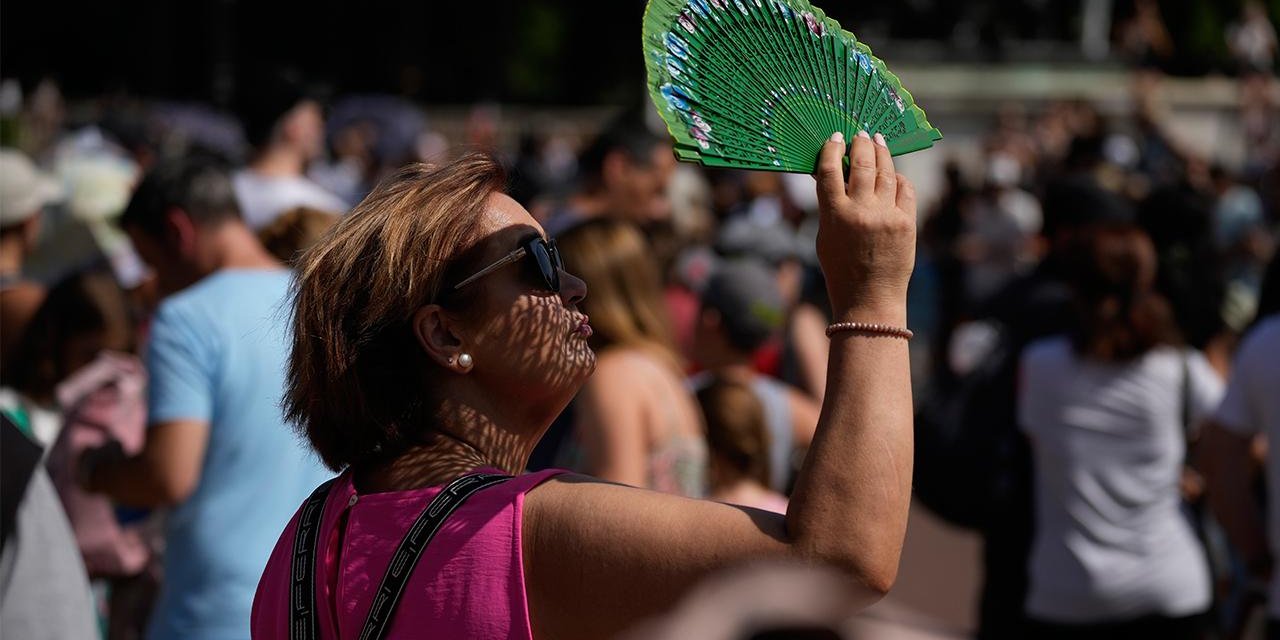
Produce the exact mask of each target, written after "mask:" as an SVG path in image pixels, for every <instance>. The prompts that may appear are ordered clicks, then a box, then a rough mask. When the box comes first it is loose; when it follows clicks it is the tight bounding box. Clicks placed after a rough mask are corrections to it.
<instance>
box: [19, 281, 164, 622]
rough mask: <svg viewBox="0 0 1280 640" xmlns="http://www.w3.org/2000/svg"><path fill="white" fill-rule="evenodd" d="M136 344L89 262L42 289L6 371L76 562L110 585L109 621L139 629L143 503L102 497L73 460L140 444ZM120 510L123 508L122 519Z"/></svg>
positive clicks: (121, 309)
mask: <svg viewBox="0 0 1280 640" xmlns="http://www.w3.org/2000/svg"><path fill="white" fill-rule="evenodd" d="M136 346H137V328H136V323H135V321H134V315H133V313H132V310H131V309H130V306H129V302H128V300H127V298H126V294H125V292H124V291H123V290H121V288H120V285H119V284H117V282H116V279H115V276H114V274H113V273H112V272H111V271H110V270H109V269H106V268H105V267H101V268H99V267H93V268H88V269H84V270H81V271H77V272H75V273H72V274H71V275H69V276H67V277H66V278H64V279H63V280H62V281H60V282H59V283H58V284H56V285H55V286H54V287H53V288H52V289H50V290H49V294H48V297H46V298H45V300H44V303H43V304H42V305H41V306H40V309H39V310H38V311H37V312H36V314H35V316H34V317H33V318H32V323H31V325H30V327H29V328H28V330H27V332H26V335H25V336H24V339H23V343H22V344H21V345H20V346H19V350H18V352H17V355H18V358H17V360H16V361H15V362H18V363H21V366H20V367H17V371H16V372H15V373H14V375H13V381H14V385H15V387H16V389H17V391H18V392H20V393H21V394H22V396H23V398H24V399H25V402H24V403H23V404H24V405H25V406H24V408H25V409H26V412H25V413H26V416H27V417H28V418H29V419H30V424H31V426H32V430H33V431H34V432H35V434H36V435H38V436H41V437H43V438H47V439H48V441H49V442H48V454H47V459H46V461H47V465H48V470H49V476H50V478H51V479H52V480H53V485H54V487H55V488H56V489H57V492H58V497H59V498H60V499H61V501H62V506H63V507H64V508H65V510H66V514H67V519H68V520H69V521H70V523H71V529H72V533H73V534H74V535H75V542H76V543H77V545H78V546H79V550H80V558H81V559H83V562H84V566H85V569H87V570H88V574H89V577H90V578H91V579H94V580H95V581H98V582H100V583H101V584H103V585H106V586H109V587H110V589H109V591H110V599H109V602H108V603H107V605H108V606H107V607H102V608H101V609H103V610H106V611H107V618H108V622H109V629H110V631H111V632H112V633H117V634H125V635H128V634H133V635H137V634H139V633H141V629H142V627H143V626H144V624H145V622H146V615H145V614H146V610H147V608H148V607H149V603H150V600H152V599H154V597H155V586H156V583H155V577H154V575H153V573H152V572H150V571H147V569H148V566H149V565H150V564H151V562H152V560H153V549H154V548H156V546H157V545H156V542H157V541H156V540H155V539H154V537H155V536H154V535H153V534H154V533H155V531H154V527H153V526H151V521H150V519H148V518H145V517H143V516H145V515H146V514H145V513H131V514H123V513H122V512H120V511H119V510H117V509H116V507H115V505H113V504H112V503H111V501H110V500H108V499H107V498H105V497H103V496H100V495H94V494H92V493H89V492H86V491H84V490H83V489H82V488H81V487H80V486H79V484H78V480H79V478H77V473H76V468H75V462H76V460H78V459H79V458H80V456H81V454H82V453H83V452H85V451H88V450H91V449H94V448H97V447H100V446H103V445H105V444H107V443H109V442H111V443H116V444H117V445H118V446H119V447H120V448H121V449H123V450H124V451H126V452H128V453H135V452H137V451H138V450H140V449H141V448H142V443H143V439H144V437H145V431H146V418H147V415H146V414H147V411H146V393H145V390H146V371H145V369H144V368H143V366H142V362H141V361H140V360H139V359H138V357H137V356H136V355H135V354H134V352H135V351H136ZM7 391H8V390H5V392H4V393H3V394H0V395H8V394H7ZM4 404H6V402H5V401H3V400H0V405H4ZM45 425H47V426H45ZM122 515H127V516H128V517H127V518H125V519H124V520H123V521H122V519H121V516H122ZM142 603H147V604H145V605H143V604H142ZM113 637H115V636H113Z"/></svg>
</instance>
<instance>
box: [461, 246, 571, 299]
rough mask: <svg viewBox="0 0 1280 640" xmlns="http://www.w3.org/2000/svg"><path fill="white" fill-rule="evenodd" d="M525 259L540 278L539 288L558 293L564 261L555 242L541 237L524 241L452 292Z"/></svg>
mask: <svg viewBox="0 0 1280 640" xmlns="http://www.w3.org/2000/svg"><path fill="white" fill-rule="evenodd" d="M526 257H527V258H529V259H530V261H531V262H532V263H533V264H532V265H531V266H532V267H534V268H535V269H536V270H537V272H538V274H539V275H541V276H542V282H540V283H538V284H539V286H542V287H545V288H546V289H549V290H551V291H552V292H554V293H560V270H561V269H564V261H563V260H561V259H560V250H559V249H557V248H556V241H555V240H544V239H542V237H541V236H533V237H531V238H529V239H528V240H525V241H524V242H523V243H521V245H520V248H519V249H516V250H515V251H512V252H511V253H508V254H507V255H505V256H503V257H502V259H500V260H498V261H497V262H495V263H493V264H491V265H489V266H487V267H485V268H483V269H481V270H480V271H478V272H476V274H475V275H473V276H471V277H470V278H467V279H466V280H463V281H462V282H459V283H458V284H456V285H454V287H453V290H454V291H460V290H461V289H462V288H463V287H465V286H467V285H469V284H471V283H473V282H475V281H476V280H479V279H480V278H483V277H485V276H487V275H489V274H491V273H493V272H494V271H497V270H498V269H501V268H503V267H505V266H507V265H509V264H512V263H514V262H518V261H519V260H520V259H522V258H526Z"/></svg>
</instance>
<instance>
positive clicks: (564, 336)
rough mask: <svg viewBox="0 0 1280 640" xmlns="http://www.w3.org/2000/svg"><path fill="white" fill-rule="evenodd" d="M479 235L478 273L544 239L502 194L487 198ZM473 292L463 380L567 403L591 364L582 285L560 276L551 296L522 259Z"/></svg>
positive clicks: (521, 210)
mask: <svg viewBox="0 0 1280 640" xmlns="http://www.w3.org/2000/svg"><path fill="white" fill-rule="evenodd" d="M480 231H481V233H482V234H483V235H484V236H485V237H486V239H485V240H484V241H483V243H484V247H485V248H484V250H483V252H482V253H483V256H482V258H481V259H480V260H479V264H480V265H481V266H480V267H479V268H483V267H484V266H487V265H489V264H492V263H494V262H497V261H498V260H500V259H502V257H504V256H506V255H507V254H509V253H511V252H512V251H514V250H516V249H518V248H519V247H520V246H522V245H523V244H524V243H525V241H527V240H528V239H529V238H531V237H538V236H541V237H544V238H545V237H546V236H545V233H544V232H543V230H542V227H541V226H540V225H539V224H538V222H537V221H535V220H534V219H533V216H531V215H530V214H529V212H528V211H526V210H525V209H524V207H522V206H520V204H519V203H517V202H516V201H515V200H512V199H511V198H510V197H508V196H507V195H505V194H494V195H492V196H491V197H490V199H489V207H488V210H487V211H486V212H485V214H484V216H483V219H482V220H481V221H480ZM570 266H571V265H570ZM472 286H479V287H480V291H479V299H478V300H477V303H476V307H475V308H476V310H477V312H476V313H475V314H474V317H475V318H476V320H475V321H474V322H473V323H470V324H468V325H467V327H466V330H465V335H464V336H463V338H464V341H465V344H464V350H465V352H466V353H468V354H470V355H471V356H472V358H473V361H474V363H475V364H474V366H473V369H472V370H471V372H470V375H473V376H475V377H477V378H478V379H479V380H480V381H481V382H482V384H483V385H484V386H485V387H486V388H489V389H495V390H501V392H502V393H503V394H512V395H523V396H527V397H526V398H525V399H526V400H531V401H539V400H557V401H558V400H561V399H563V401H566V402H567V401H568V399H569V398H570V397H572V395H573V393H575V392H576V391H577V390H578V388H579V387H580V386H581V385H582V383H583V382H585V381H586V379H587V377H588V376H590V375H591V372H592V371H593V370H594V369H595V363H596V356H595V353H594V352H593V351H592V350H591V349H590V348H589V347H588V346H587V341H588V339H589V338H590V337H591V329H590V325H588V324H586V319H587V318H586V315H585V314H583V313H582V311H581V310H580V309H579V305H580V304H581V302H582V299H583V298H584V297H585V296H586V294H587V287H586V284H585V283H584V282H583V281H582V280H581V279H580V278H578V277H576V276H574V275H571V274H569V273H566V272H564V271H561V272H560V293H558V294H557V293H555V292H552V291H550V290H549V289H547V286H546V284H544V283H543V280H542V278H541V277H540V276H539V271H538V269H537V268H536V267H535V266H534V265H533V264H532V262H531V261H530V259H529V258H527V257H526V258H521V259H520V261H518V262H516V263H513V264H510V265H507V266H504V267H502V268H500V269H498V270H497V271H495V272H493V273H490V274H488V275H486V276H484V277H483V278H482V279H481V280H479V281H477V282H476V284H475V285H472Z"/></svg>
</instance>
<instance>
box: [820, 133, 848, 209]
mask: <svg viewBox="0 0 1280 640" xmlns="http://www.w3.org/2000/svg"><path fill="white" fill-rule="evenodd" d="M844 152H845V142H844V133H843V132H840V131H837V132H835V133H833V134H831V137H830V138H829V139H827V142H826V144H823V145H822V150H821V151H819V152H818V169H817V171H816V172H815V173H814V177H815V178H817V180H818V205H819V206H820V207H821V208H822V209H828V208H830V207H831V206H832V205H833V204H834V203H836V202H839V201H840V198H844V197H846V195H847V193H846V192H845V183H844Z"/></svg>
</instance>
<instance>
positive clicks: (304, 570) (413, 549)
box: [289, 473, 511, 640]
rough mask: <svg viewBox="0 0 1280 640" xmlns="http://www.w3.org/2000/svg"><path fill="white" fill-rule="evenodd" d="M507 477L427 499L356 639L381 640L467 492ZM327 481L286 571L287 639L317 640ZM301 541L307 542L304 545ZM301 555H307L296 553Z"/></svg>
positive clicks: (475, 478) (486, 477)
mask: <svg viewBox="0 0 1280 640" xmlns="http://www.w3.org/2000/svg"><path fill="white" fill-rule="evenodd" d="M510 479H511V476H506V475H499V474H487V473H477V474H472V475H466V476H462V477H461V478H458V479H457V480H454V481H453V482H450V483H449V484H448V485H447V486H446V487H445V488H444V489H443V490H442V491H441V492H440V494H439V495H437V496H436V497H435V498H434V499H432V500H431V503H430V504H428V505H427V508H426V509H424V510H423V511H422V514H421V515H419V516H418V519H417V520H416V521H414V523H413V526H411V527H409V532H408V533H407V534H405V537H404V539H403V540H401V541H400V545H399V546H398V547H397V548H396V552H395V553H394V554H393V555H392V556H391V563H390V564H388V565H387V572H386V574H385V575H383V576H382V583H381V584H380V585H379V586H378V591H377V592H376V593H374V596H373V602H372V604H371V605H370V606H369V615H368V617H367V618H366V619H365V623H364V628H363V629H361V631H360V636H359V640H381V639H382V638H384V637H385V636H386V634H387V631H388V629H390V622H391V619H392V618H393V617H394V616H395V613H396V607H397V606H399V604H400V598H401V596H403V595H404V588H405V585H407V584H408V582H409V577H410V576H412V575H413V570H414V568H415V567H416V566H417V565H418V561H419V560H420V559H421V558H422V552H423V551H425V550H426V548H427V544H428V543H430V542H431V539H432V538H433V537H435V535H436V532H437V531H439V530H440V526H441V525H443V524H444V521H445V520H446V519H447V518H448V517H449V516H450V515H451V514H452V513H453V512H454V511H456V510H457V509H458V507H460V506H462V503H463V502H465V501H466V500H467V498H470V497H471V495H472V494H474V493H476V492H477V491H480V490H481V489H484V488H486V487H491V486H493V485H495V484H498V483H501V482H506V481H507V480H510ZM332 483H333V481H332V480H330V481H329V482H327V483H325V484H323V485H321V486H320V487H319V488H318V489H316V491H315V492H314V493H312V494H311V497H310V498H308V499H307V502H306V504H305V505H304V506H303V511H302V516H301V517H300V518H299V521H298V533H297V536H296V537H295V538H294V555H293V567H292V572H291V573H292V585H291V588H290V599H291V603H290V606H291V614H290V621H289V622H290V627H289V637H290V640H317V639H318V638H319V637H320V633H319V629H320V627H319V624H318V623H317V619H316V607H315V598H316V596H315V593H316V592H315V563H316V540H317V539H318V538H319V535H320V515H321V513H322V512H323V511H324V502H325V497H326V496H327V495H328V493H329V488H330V485H332ZM313 506H314V508H312V507H313ZM309 513H311V514H312V517H313V518H314V520H313V521H311V526H306V525H307V522H308V520H307V517H308V514H309ZM304 537H306V538H308V539H307V540H306V541H303V538H304ZM302 553H305V554H306V555H305V556H302V555H300V554H302Z"/></svg>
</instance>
